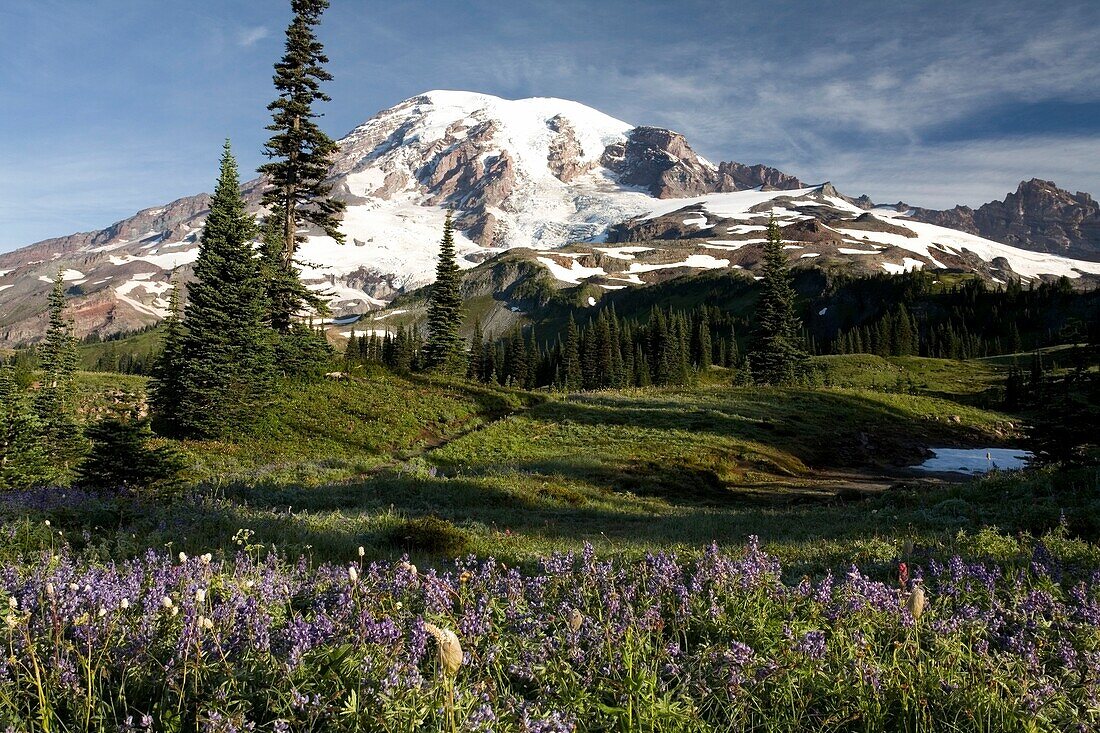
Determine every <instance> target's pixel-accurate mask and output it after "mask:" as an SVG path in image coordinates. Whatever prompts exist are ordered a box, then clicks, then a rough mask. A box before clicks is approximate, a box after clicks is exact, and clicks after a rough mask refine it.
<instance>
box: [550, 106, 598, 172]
mask: <svg viewBox="0 0 1100 733" xmlns="http://www.w3.org/2000/svg"><path fill="white" fill-rule="evenodd" d="M546 126H547V127H549V128H550V130H552V131H553V132H555V133H556V135H555V137H554V139H553V140H552V141H551V142H550V150H549V153H548V154H547V156H546V165H547V166H548V167H549V168H550V171H551V172H552V173H553V174H554V175H555V176H557V178H558V180H559V181H562V182H563V183H569V182H570V181H572V180H573V179H574V178H576V177H577V176H581V175H584V174H585V173H588V172H589V171H590V170H592V169H594V168H595V167H596V161H594V160H590V161H588V162H585V161H584V160H583V158H584V148H583V147H581V144H580V141H579V140H577V131H576V130H575V129H574V128H573V125H572V124H570V122H569V120H568V119H567V118H566V117H564V116H562V115H558V116H556V117H554V118H553V119H551V120H550V121H549V122H547V124H546Z"/></svg>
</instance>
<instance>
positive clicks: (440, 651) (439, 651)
mask: <svg viewBox="0 0 1100 733" xmlns="http://www.w3.org/2000/svg"><path fill="white" fill-rule="evenodd" d="M424 630H425V631H427V632H428V633H429V634H430V635H431V636H432V638H433V639H435V645H436V659H437V660H438V662H439V667H440V669H442V670H443V672H444V674H449V675H453V674H456V673H457V672H458V670H459V668H460V667H461V666H462V644H461V643H459V641H458V637H457V636H456V635H455V632H453V631H451V630H450V629H441V628H440V627H438V626H436V625H435V624H433V623H429V622H427V621H425V622H424Z"/></svg>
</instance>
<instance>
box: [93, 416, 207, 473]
mask: <svg viewBox="0 0 1100 733" xmlns="http://www.w3.org/2000/svg"><path fill="white" fill-rule="evenodd" d="M88 437H89V438H90V439H91V443H92V447H91V450H90V451H89V452H88V455H87V457H85V459H84V460H83V461H82V462H81V464H80V465H79V466H78V467H77V483H78V484H80V485H81V486H83V487H84V488H87V489H92V490H94V491H110V492H115V491H134V490H145V491H154V490H164V489H167V488H171V487H172V486H173V485H174V484H175V482H176V480H177V479H178V476H179V474H180V472H181V471H183V469H184V467H185V465H186V464H185V462H184V460H183V458H182V457H181V456H180V455H179V454H178V453H177V452H176V451H175V450H173V449H171V448H169V447H167V446H156V447H153V446H152V445H151V444H150V442H151V441H152V439H153V433H152V431H151V430H150V429H149V422H148V420H144V419H141V418H138V417H137V416H135V415H114V416H111V417H105V418H102V419H100V420H99V421H97V422H95V423H93V424H92V425H91V426H89V428H88Z"/></svg>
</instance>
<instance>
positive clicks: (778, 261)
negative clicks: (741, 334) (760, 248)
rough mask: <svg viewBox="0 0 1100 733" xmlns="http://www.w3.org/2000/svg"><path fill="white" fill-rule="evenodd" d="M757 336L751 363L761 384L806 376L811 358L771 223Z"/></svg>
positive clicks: (779, 241) (773, 222) (776, 229)
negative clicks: (808, 360)
mask: <svg viewBox="0 0 1100 733" xmlns="http://www.w3.org/2000/svg"><path fill="white" fill-rule="evenodd" d="M763 278H764V279H763V280H762V281H761V283H760V285H761V292H760V301H759V303H758V304H757V306H756V318H757V323H756V334H755V339H754V343H753V349H752V352H751V353H750V355H749V363H750V365H751V367H752V374H753V377H754V379H755V380H756V381H757V382H760V383H764V384H790V383H792V382H794V381H796V380H797V379H798V378H799V377H801V376H802V374H803V372H804V371H805V367H806V362H807V359H808V356H807V354H806V351H805V349H804V347H803V344H802V333H801V331H802V324H801V322H800V321H799V319H798V314H797V313H795V293H794V287H793V286H792V285H791V276H790V272H789V270H788V269H787V255H786V254H785V253H784V251H783V238H782V235H781V234H780V232H779V224H778V222H776V220H775V219H774V218H773V219H772V220H771V221H770V222H769V223H768V240H767V243H766V244H765V245H764V268H763Z"/></svg>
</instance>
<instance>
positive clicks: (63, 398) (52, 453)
mask: <svg viewBox="0 0 1100 733" xmlns="http://www.w3.org/2000/svg"><path fill="white" fill-rule="evenodd" d="M38 354H39V367H40V369H41V372H42V379H41V384H40V386H39V389H38V393H37V394H36V395H35V400H34V409H35V413H36V414H37V415H38V419H39V421H40V422H41V425H42V437H43V440H44V444H45V446H46V450H47V452H48V454H49V457H50V460H51V462H52V463H53V465H54V467H55V468H56V469H57V471H58V473H59V475H60V476H62V477H66V476H67V475H68V474H69V472H70V471H71V470H72V469H73V468H75V467H76V464H77V463H78V462H79V460H80V457H81V455H82V454H83V452H84V450H85V449H86V447H87V443H86V441H85V440H84V436H83V434H82V432H81V428H80V422H79V420H78V419H77V406H76V385H75V381H74V380H75V376H76V367H77V362H78V361H79V355H78V353H77V350H76V338H75V337H74V336H73V328H72V323H70V322H69V321H68V320H67V319H66V318H65V285H64V280H63V278H62V273H61V271H60V270H58V272H57V276H56V277H55V278H54V283H53V290H51V291H50V296H49V323H48V325H47V327H46V337H45V338H44V339H43V341H42V345H41V346H40V347H39V350H38Z"/></svg>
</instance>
